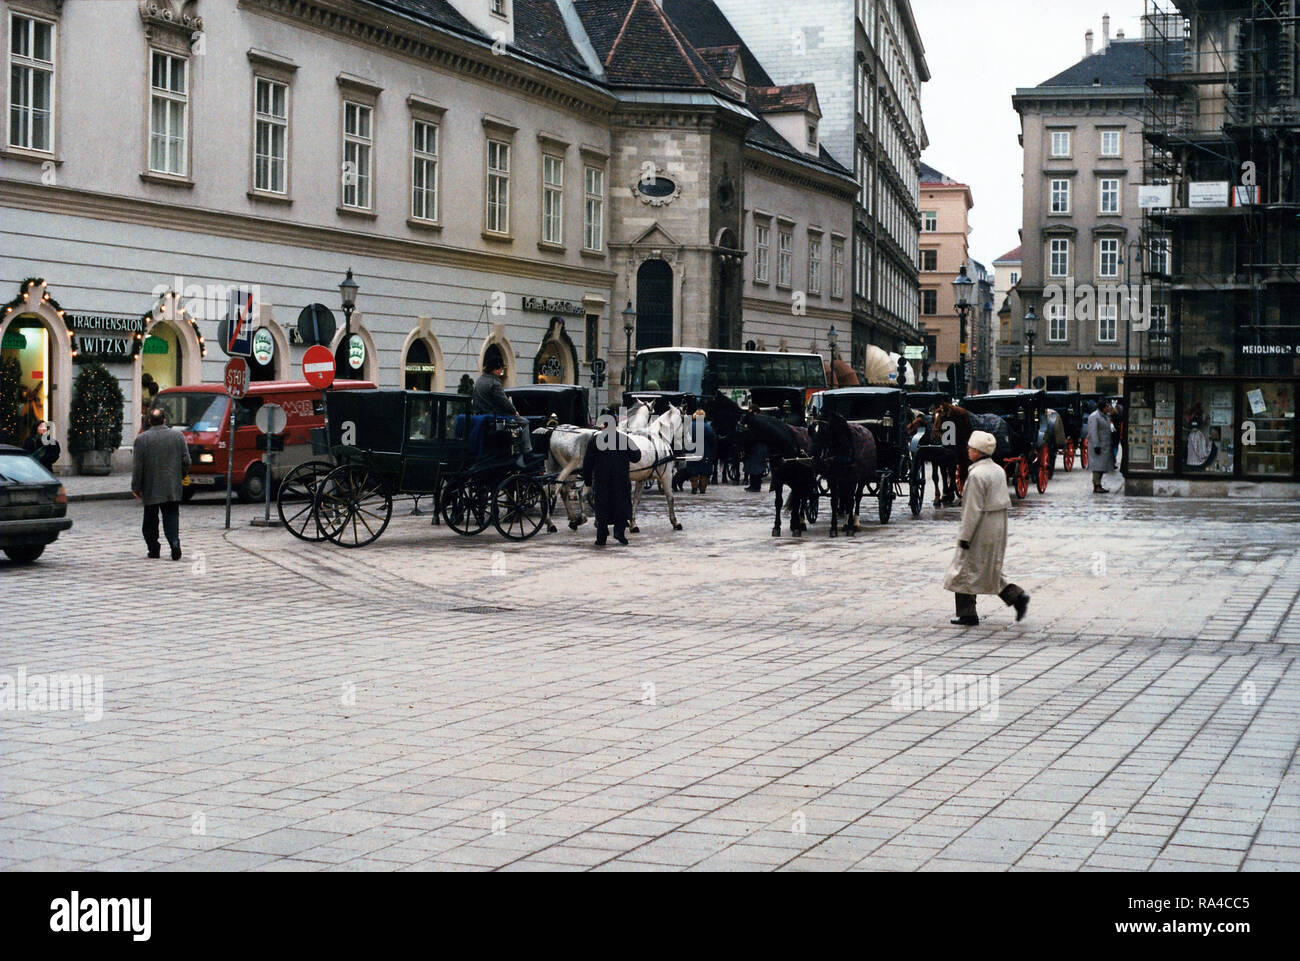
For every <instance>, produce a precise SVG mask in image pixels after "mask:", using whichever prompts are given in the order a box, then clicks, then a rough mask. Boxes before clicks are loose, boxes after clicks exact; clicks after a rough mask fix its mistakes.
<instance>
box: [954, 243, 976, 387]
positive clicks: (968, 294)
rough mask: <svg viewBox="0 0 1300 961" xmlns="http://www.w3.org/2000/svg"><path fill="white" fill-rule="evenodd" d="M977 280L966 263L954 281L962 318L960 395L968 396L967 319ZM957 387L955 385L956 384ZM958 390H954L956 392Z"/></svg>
mask: <svg viewBox="0 0 1300 961" xmlns="http://www.w3.org/2000/svg"><path fill="white" fill-rule="evenodd" d="M974 291H975V281H973V280H971V279H970V277H969V276H968V275H967V273H966V265H965V264H962V265H961V271H960V273H958V274H957V279H956V280H954V281H953V282H952V292H953V303H954V305H955V306H956V308H957V315H958V316H959V317H960V318H961V368H960V374H959V377H960V378H961V392H960V393H959V394H957V396H959V397H965V396H966V389H967V386H968V384H967V378H966V353H967V343H966V331H967V328H966V321H967V318H968V317H969V316H970V312H971V308H972V307H973V306H974V303H975V300H974V296H975V295H974ZM954 387H955V385H954ZM955 392H956V391H955V390H954V393H955Z"/></svg>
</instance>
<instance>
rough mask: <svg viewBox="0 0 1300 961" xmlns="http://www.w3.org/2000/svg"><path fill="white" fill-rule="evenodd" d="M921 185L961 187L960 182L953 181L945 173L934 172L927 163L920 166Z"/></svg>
mask: <svg viewBox="0 0 1300 961" xmlns="http://www.w3.org/2000/svg"><path fill="white" fill-rule="evenodd" d="M921 183H923V184H953V185H957V186H961V183H960V181H957V180H953V179H952V178H951V177H949V176H948V175H947V174H946V173H941V172H940V171H938V170H935V169H934V168H933V167H931V166H930V165H929V164H927V163H923V164H921Z"/></svg>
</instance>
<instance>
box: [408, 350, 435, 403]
mask: <svg viewBox="0 0 1300 961" xmlns="http://www.w3.org/2000/svg"><path fill="white" fill-rule="evenodd" d="M404 367H405V371H406V389H407V390H427V391H431V390H433V389H434V377H435V376H436V375H437V373H438V368H437V365H435V364H434V362H433V357H432V356H431V355H430V354H429V345H428V344H426V343H425V342H424V338H422V337H417V338H416V339H415V340H413V341H411V346H410V347H407V348H406V363H405V365H404Z"/></svg>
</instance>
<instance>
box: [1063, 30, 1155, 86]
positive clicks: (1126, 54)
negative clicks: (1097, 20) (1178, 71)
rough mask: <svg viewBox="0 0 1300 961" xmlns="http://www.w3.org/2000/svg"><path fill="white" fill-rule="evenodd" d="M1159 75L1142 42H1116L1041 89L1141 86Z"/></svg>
mask: <svg viewBox="0 0 1300 961" xmlns="http://www.w3.org/2000/svg"><path fill="white" fill-rule="evenodd" d="M1156 72H1157V70H1156V60H1155V57H1154V56H1153V55H1152V52H1151V48H1150V47H1149V46H1148V45H1147V43H1146V42H1145V41H1142V40H1112V41H1111V42H1110V46H1109V47H1107V48H1106V49H1105V50H1104V51H1102V52H1100V53H1094V54H1093V55H1092V56H1091V57H1085V58H1084V59H1083V60H1080V61H1079V62H1078V63H1076V64H1075V65H1074V66H1073V67H1071V68H1070V69H1068V70H1063V71H1061V72H1060V73H1058V74H1057V75H1056V76H1055V77H1053V78H1052V79H1051V80H1047V81H1045V82H1043V83H1040V84H1039V85H1038V86H1039V87H1096V86H1102V87H1141V86H1144V85H1145V84H1146V78H1147V77H1149V76H1152V75H1153V74H1155V73H1156Z"/></svg>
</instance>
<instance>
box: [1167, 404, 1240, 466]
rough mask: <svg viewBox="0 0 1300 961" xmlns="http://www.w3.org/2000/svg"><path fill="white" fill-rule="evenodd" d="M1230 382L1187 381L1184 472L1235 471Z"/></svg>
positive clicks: (1181, 452)
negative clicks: (1197, 382) (1198, 382)
mask: <svg viewBox="0 0 1300 961" xmlns="http://www.w3.org/2000/svg"><path fill="white" fill-rule="evenodd" d="M1232 393H1233V391H1232V386H1231V385H1230V384H1195V383H1189V384H1187V385H1186V387H1185V389H1184V394H1183V435H1182V437H1183V439H1182V445H1181V448H1182V449H1181V450H1180V452H1179V453H1180V455H1181V457H1182V467H1183V473H1184V474H1220V475H1221V474H1227V475H1231V474H1232V473H1233V468H1234V465H1235V462H1236V459H1235V455H1236V423H1235V417H1234V415H1233V406H1232V405H1233V397H1232Z"/></svg>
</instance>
